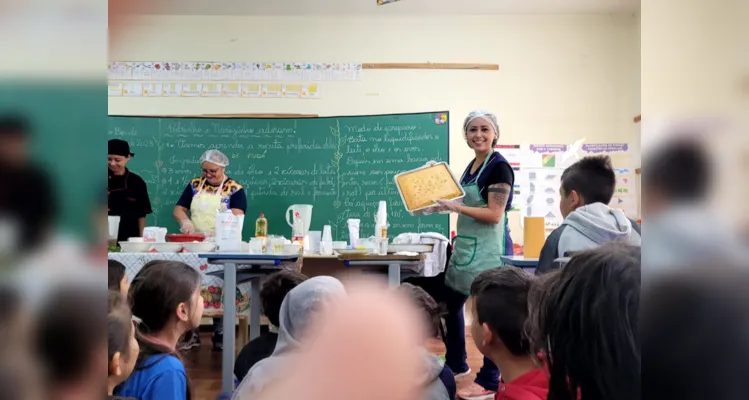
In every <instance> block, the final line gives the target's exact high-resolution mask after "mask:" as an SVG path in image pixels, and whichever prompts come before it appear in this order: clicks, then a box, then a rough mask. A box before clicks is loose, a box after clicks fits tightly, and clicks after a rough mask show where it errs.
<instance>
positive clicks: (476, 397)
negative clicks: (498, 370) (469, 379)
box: [457, 383, 497, 400]
mask: <svg viewBox="0 0 749 400" xmlns="http://www.w3.org/2000/svg"><path fill="white" fill-rule="evenodd" d="M457 394H458V398H459V399H463V400H491V399H493V398H494V396H495V395H496V394H497V392H495V391H493V390H486V389H484V388H483V387H481V385H479V384H477V383H472V384H471V386H469V387H467V388H464V389H461V390H458V393H457Z"/></svg>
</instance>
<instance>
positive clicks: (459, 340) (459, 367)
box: [405, 273, 499, 391]
mask: <svg viewBox="0 0 749 400" xmlns="http://www.w3.org/2000/svg"><path fill="white" fill-rule="evenodd" d="M405 281H406V282H408V283H411V284H413V285H416V286H420V287H421V288H422V289H424V291H426V292H427V293H429V295H430V296H432V297H433V298H434V300H435V301H437V302H438V303H443V304H445V306H446V307H447V315H446V316H445V330H446V331H447V332H446V336H447V343H445V347H446V348H447V354H445V364H447V366H448V367H450V369H451V370H452V371H453V372H455V373H456V374H459V373H461V372H466V371H468V364H467V363H466V359H467V358H468V355H467V354H466V331H465V315H463V305H464V304H465V303H466V300H468V296H466V295H464V294H462V293H458V292H456V291H454V290H453V289H451V288H449V287H447V286H446V285H445V274H444V273H441V274H439V275H437V276H435V277H429V278H426V277H418V278H409V279H406V280H405ZM474 382H476V383H477V384H478V385H480V386H481V387H483V388H484V389H487V390H493V391H496V390H497V388H498V387H499V368H497V365H496V364H494V363H493V362H492V360H490V359H488V358H486V357H484V365H483V366H482V367H481V369H480V370H479V372H478V374H477V375H476V379H475V381H474Z"/></svg>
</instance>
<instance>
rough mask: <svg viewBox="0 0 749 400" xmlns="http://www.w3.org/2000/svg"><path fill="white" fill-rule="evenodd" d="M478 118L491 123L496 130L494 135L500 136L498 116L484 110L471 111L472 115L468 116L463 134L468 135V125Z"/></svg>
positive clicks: (464, 123)
mask: <svg viewBox="0 0 749 400" xmlns="http://www.w3.org/2000/svg"><path fill="white" fill-rule="evenodd" d="M476 118H483V119H484V120H486V121H487V122H489V123H490V124H491V125H492V127H493V128H494V133H496V134H497V136H499V124H498V123H497V116H496V115H494V114H492V113H490V112H489V111H483V110H476V111H471V113H470V114H468V116H467V117H466V120H465V122H463V133H466V131H467V130H468V125H469V124H470V123H471V122H473V120H474V119H476Z"/></svg>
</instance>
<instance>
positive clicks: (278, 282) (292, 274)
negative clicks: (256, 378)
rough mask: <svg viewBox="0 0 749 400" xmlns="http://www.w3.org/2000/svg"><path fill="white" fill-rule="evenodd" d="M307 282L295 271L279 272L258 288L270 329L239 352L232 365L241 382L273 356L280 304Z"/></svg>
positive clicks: (276, 339) (304, 277) (305, 278)
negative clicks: (257, 366)
mask: <svg viewBox="0 0 749 400" xmlns="http://www.w3.org/2000/svg"><path fill="white" fill-rule="evenodd" d="M305 280H307V277H306V276H304V275H302V274H301V273H299V272H296V271H290V270H281V271H279V272H276V273H275V274H273V275H270V276H268V277H267V278H266V279H265V280H264V281H263V286H262V287H261V288H260V302H261V305H262V308H263V312H264V313H265V316H266V317H268V321H270V324H271V327H270V330H269V332H268V333H264V334H261V335H260V337H257V338H255V339H253V340H252V341H251V342H250V343H247V345H246V346H245V347H244V348H243V349H242V351H240V352H239V356H237V362H236V363H234V376H235V377H236V378H237V379H238V380H239V381H242V379H244V377H245V375H247V372H249V371H250V369H251V368H252V367H253V366H254V365H255V364H256V363H257V362H258V361H260V360H264V359H266V358H268V357H270V355H271V354H273V349H275V348H276V342H277V341H278V326H279V322H278V319H279V313H280V312H281V303H283V299H284V298H285V297H286V294H287V293H289V291H291V289H294V288H295V287H296V286H297V285H299V284H300V283H302V282H304V281H305Z"/></svg>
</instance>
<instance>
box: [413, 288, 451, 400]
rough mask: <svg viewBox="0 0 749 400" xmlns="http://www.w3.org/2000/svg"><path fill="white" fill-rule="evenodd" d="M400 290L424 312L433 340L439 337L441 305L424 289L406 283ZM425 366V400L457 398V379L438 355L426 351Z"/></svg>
mask: <svg viewBox="0 0 749 400" xmlns="http://www.w3.org/2000/svg"><path fill="white" fill-rule="evenodd" d="M398 290H399V291H401V292H402V293H405V294H406V295H407V296H408V297H409V299H410V300H411V301H412V302H413V303H414V305H416V306H417V307H418V308H419V310H422V311H423V312H424V320H425V322H426V326H427V328H428V329H429V331H428V333H429V334H430V335H431V338H434V337H437V335H438V331H439V323H440V314H441V313H442V311H441V310H440V307H439V305H438V304H437V302H436V301H434V299H433V298H432V297H431V296H429V294H428V293H427V292H426V291H424V289H422V288H420V287H418V286H414V285H412V284H410V283H404V284H402V285H400V286H399V287H398ZM424 365H425V370H426V374H424V375H423V376H422V378H423V381H420V382H419V386H420V387H424V388H425V390H426V393H425V396H424V399H425V400H443V399H444V400H452V399H454V398H455V393H456V392H457V386H456V384H455V377H454V376H453V372H452V371H451V370H450V367H448V366H447V365H445V364H444V363H443V362H442V360H440V358H439V357H437V356H436V355H434V354H432V353H429V352H428V351H427V350H426V349H424Z"/></svg>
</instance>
